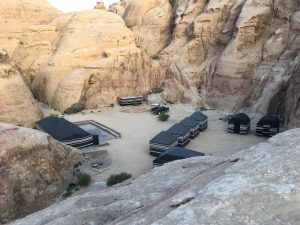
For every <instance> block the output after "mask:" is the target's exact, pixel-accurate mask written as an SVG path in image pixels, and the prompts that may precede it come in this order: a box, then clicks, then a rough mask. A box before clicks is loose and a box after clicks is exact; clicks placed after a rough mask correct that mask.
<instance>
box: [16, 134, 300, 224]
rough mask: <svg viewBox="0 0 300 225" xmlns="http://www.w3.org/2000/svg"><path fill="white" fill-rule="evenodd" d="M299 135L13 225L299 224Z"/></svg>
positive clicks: (191, 163) (159, 174)
mask: <svg viewBox="0 0 300 225" xmlns="http://www.w3.org/2000/svg"><path fill="white" fill-rule="evenodd" d="M299 135H300V130H299V129H295V130H290V131H288V132H286V133H282V134H279V135H277V136H275V137H273V138H271V139H270V140H269V141H268V142H267V143H263V144H260V145H258V146H256V147H252V148H250V149H246V150H243V151H241V152H239V153H237V154H235V155H233V156H231V157H230V158H217V157H200V158H193V159H188V160H182V161H177V162H173V163H170V164H166V165H165V166H162V167H160V168H156V169H154V170H152V171H151V172H150V173H148V174H146V175H143V176H141V177H139V178H137V179H136V180H134V181H131V182H129V181H127V182H125V183H124V184H121V185H119V186H115V187H111V188H108V189H105V190H102V191H94V192H89V193H86V194H84V195H81V196H76V197H72V198H70V199H67V200H65V201H63V202H60V203H58V204H54V205H52V206H51V207H49V208H46V209H44V210H42V211H40V212H37V213H35V214H32V215H30V216H27V217H25V218H24V219H21V220H19V221H16V222H15V223H13V224H16V225H37V224H65V225H68V224H70V225H71V224H72V225H74V224H124V225H125V224H130V225H133V224H139V225H142V224H153V225H158V224H163V225H168V224H170V225H171V224H172V225H173V224H182V225H186V224H199V225H200V224H203V225H204V224H222V225H227V224H228V225H229V224H230V225H235V224H239V225H240V224H245V225H246V224H265V225H274V224H299V223H300V215H299V210H300V175H299V170H300V165H299V162H298V159H299V157H300V140H299Z"/></svg>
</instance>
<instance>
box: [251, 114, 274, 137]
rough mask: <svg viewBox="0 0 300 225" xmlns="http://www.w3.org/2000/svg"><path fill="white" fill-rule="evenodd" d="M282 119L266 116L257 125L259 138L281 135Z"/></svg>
mask: <svg viewBox="0 0 300 225" xmlns="http://www.w3.org/2000/svg"><path fill="white" fill-rule="evenodd" d="M279 127H280V118H279V117H278V116H264V117H262V118H261V119H260V120H259V122H258V123H257V125H256V134H257V135H259V136H273V135H275V134H278V133H279Z"/></svg>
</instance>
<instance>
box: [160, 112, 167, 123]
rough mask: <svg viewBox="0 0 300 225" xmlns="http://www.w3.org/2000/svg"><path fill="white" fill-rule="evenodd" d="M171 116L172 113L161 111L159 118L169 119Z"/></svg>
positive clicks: (162, 119) (161, 119)
mask: <svg viewBox="0 0 300 225" xmlns="http://www.w3.org/2000/svg"><path fill="white" fill-rule="evenodd" d="M169 117H170V115H169V114H167V113H161V114H160V115H159V116H158V119H159V120H160V121H163V122H164V121H167V120H168V119H169Z"/></svg>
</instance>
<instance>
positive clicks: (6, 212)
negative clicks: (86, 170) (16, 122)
mask: <svg viewBox="0 0 300 225" xmlns="http://www.w3.org/2000/svg"><path fill="white" fill-rule="evenodd" d="M0 146H1V148H0V180H1V182H0V224H2V223H5V222H8V221H10V220H12V219H16V218H20V217H23V216H25V215H27V214H29V213H32V212H35V211H37V210H40V209H43V208H45V207H47V206H49V205H50V204H51V203H53V202H55V200H56V198H57V197H58V196H59V195H61V194H62V193H63V192H64V190H65V188H66V186H67V185H68V183H69V182H71V181H72V179H73V168H74V164H76V163H78V162H80V161H81V160H82V156H81V154H80V152H79V151H78V150H76V149H74V148H71V147H68V146H66V145H62V144H60V143H58V142H57V141H55V140H54V139H52V138H51V137H49V135H47V134H45V133H43V132H40V131H37V130H32V129H28V128H21V127H16V126H13V125H9V124H3V123H0Z"/></svg>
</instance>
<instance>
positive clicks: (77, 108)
mask: <svg viewBox="0 0 300 225" xmlns="http://www.w3.org/2000/svg"><path fill="white" fill-rule="evenodd" d="M83 110H85V104H84V102H79V103H75V104H73V105H71V106H70V107H69V108H67V109H66V110H65V112H64V113H66V114H73V113H78V112H81V111H83Z"/></svg>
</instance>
